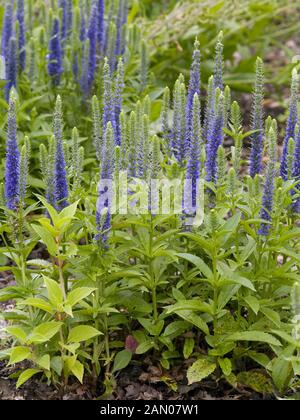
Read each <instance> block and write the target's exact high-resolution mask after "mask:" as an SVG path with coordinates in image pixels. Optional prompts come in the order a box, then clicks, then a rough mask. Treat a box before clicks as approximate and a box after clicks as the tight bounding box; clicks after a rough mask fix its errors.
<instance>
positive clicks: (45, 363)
mask: <svg viewBox="0 0 300 420" xmlns="http://www.w3.org/2000/svg"><path fill="white" fill-rule="evenodd" d="M36 364H37V365H38V366H40V367H42V368H43V369H46V370H50V356H49V354H44V356H42V357H40V358H39V359H38V360H37V361H36Z"/></svg>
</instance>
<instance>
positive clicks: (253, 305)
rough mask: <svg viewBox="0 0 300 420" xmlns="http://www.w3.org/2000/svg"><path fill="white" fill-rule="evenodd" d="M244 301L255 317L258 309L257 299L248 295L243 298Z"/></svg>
mask: <svg viewBox="0 0 300 420" xmlns="http://www.w3.org/2000/svg"><path fill="white" fill-rule="evenodd" d="M244 301H245V302H246V303H247V305H248V306H249V308H250V309H252V311H253V312H254V313H255V315H257V314H258V311H259V308H260V304H259V301H258V299H257V298H256V297H255V296H252V295H249V296H245V297H244Z"/></svg>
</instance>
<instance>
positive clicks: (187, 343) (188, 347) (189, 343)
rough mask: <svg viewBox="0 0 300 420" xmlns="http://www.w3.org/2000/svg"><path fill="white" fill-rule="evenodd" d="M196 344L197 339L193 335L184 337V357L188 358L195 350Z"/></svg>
mask: <svg viewBox="0 0 300 420" xmlns="http://www.w3.org/2000/svg"><path fill="white" fill-rule="evenodd" d="M194 346H195V340H194V339H193V338H191V337H187V338H185V339H184V345H183V357H184V358H185V359H188V358H189V357H190V356H191V355H192V354H193V351H194Z"/></svg>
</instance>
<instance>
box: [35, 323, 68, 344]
mask: <svg viewBox="0 0 300 420" xmlns="http://www.w3.org/2000/svg"><path fill="white" fill-rule="evenodd" d="M61 326H62V322H56V321H50V322H44V323H43V324H40V325H38V326H37V327H35V328H34V330H33V331H32V333H31V334H30V335H29V336H28V343H34V344H38V343H45V342H46V341H49V340H50V339H51V338H52V337H54V336H55V334H56V333H58V331H59V330H60V328H61Z"/></svg>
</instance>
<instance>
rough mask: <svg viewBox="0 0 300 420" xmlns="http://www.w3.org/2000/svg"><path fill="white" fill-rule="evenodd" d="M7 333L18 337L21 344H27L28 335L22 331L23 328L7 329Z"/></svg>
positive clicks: (12, 327)
mask: <svg viewBox="0 0 300 420" xmlns="http://www.w3.org/2000/svg"><path fill="white" fill-rule="evenodd" d="M6 331H7V332H8V334H11V335H13V336H14V337H16V338H17V339H18V340H19V341H20V342H21V343H25V341H26V337H27V334H26V332H25V331H24V330H22V328H21V327H17V326H11V327H6Z"/></svg>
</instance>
